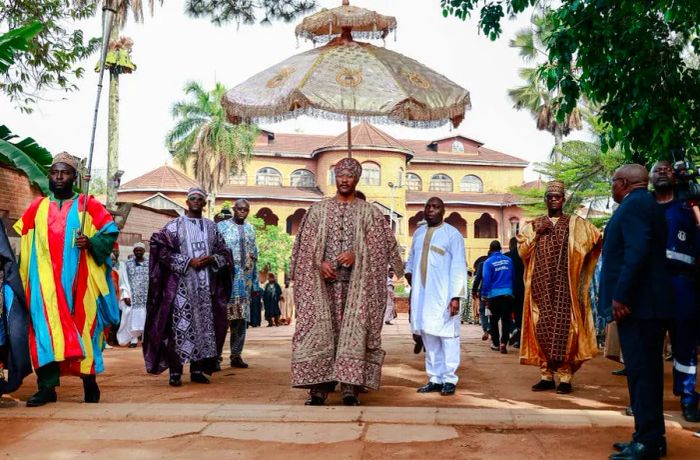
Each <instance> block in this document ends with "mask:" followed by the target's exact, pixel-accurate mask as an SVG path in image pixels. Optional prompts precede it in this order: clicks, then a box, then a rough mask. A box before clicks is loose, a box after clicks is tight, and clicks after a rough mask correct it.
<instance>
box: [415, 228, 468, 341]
mask: <svg viewBox="0 0 700 460" xmlns="http://www.w3.org/2000/svg"><path fill="white" fill-rule="evenodd" d="M406 273H411V274H412V275H411V276H412V278H411V330H412V332H413V333H414V334H429V335H433V336H437V337H445V338H450V337H459V329H460V315H458V314H457V315H454V316H450V312H449V308H448V307H449V304H450V300H451V299H453V298H455V297H459V298H464V296H465V295H466V292H467V287H466V286H467V261H466V258H465V252H464V239H463V238H462V235H461V234H460V233H459V231H457V229H455V228H454V227H452V226H451V225H450V224H446V223H443V224H442V225H440V226H437V227H428V226H427V225H423V226H421V227H419V228H418V229H417V230H416V232H415V233H414V234H413V244H412V245H411V251H410V252H409V254H408V261H407V262H406Z"/></svg>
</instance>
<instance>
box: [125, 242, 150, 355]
mask: <svg viewBox="0 0 700 460" xmlns="http://www.w3.org/2000/svg"><path fill="white" fill-rule="evenodd" d="M119 291H120V292H121V306H122V320H121V324H120V325H119V331H117V341H118V342H119V345H122V346H124V345H127V344H128V345H129V348H136V346H137V344H138V341H139V337H140V336H141V335H142V334H143V328H144V326H145V325H146V302H147V301H148V258H147V257H146V245H145V244H143V243H142V242H138V243H136V244H135V245H134V257H133V258H130V259H129V260H127V261H126V262H124V263H122V264H121V270H120V274H119Z"/></svg>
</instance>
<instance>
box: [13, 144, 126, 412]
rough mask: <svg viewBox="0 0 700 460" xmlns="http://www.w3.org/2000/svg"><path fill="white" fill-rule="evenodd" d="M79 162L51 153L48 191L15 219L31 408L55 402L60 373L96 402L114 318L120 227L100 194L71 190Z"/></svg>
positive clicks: (90, 399)
mask: <svg viewBox="0 0 700 460" xmlns="http://www.w3.org/2000/svg"><path fill="white" fill-rule="evenodd" d="M78 164H79V163H78V159H77V158H75V157H73V156H72V155H69V154H67V153H65V152H64V153H59V154H58V155H56V157H55V158H54V159H53V164H52V165H51V169H50V170H49V188H50V190H51V194H50V196H48V197H42V198H37V199H36V200H34V201H33V202H32V204H31V205H29V208H28V209H27V210H26V211H25V212H24V214H23V215H22V218H21V219H20V220H19V221H17V223H16V224H15V231H16V232H17V233H18V234H19V235H20V238H21V240H20V274H21V276H22V282H23V283H24V290H25V293H26V297H27V302H28V304H29V313H30V317H31V322H30V328H29V338H30V340H29V349H30V353H31V356H32V363H33V365H34V369H35V370H36V374H37V383H38V386H39V391H38V392H37V393H36V394H35V395H34V396H32V397H31V398H30V399H29V400H28V401H27V406H30V407H35V406H43V405H44V404H46V403H48V402H55V401H56V399H57V396H56V387H57V386H58V385H59V376H60V375H68V374H70V375H77V376H80V377H81V378H82V379H83V389H84V394H85V402H88V403H96V402H99V400H100V389H99V387H98V385H97V379H96V374H99V373H101V372H102V371H103V370H104V363H103V360H102V349H103V347H104V345H105V341H104V330H105V328H106V327H107V326H108V325H110V324H116V323H118V322H119V306H118V304H117V296H116V291H115V289H114V284H113V283H112V277H111V276H112V259H111V252H112V247H113V246H114V242H115V241H116V239H117V236H118V234H119V230H118V229H117V226H116V224H115V223H114V221H113V220H112V216H111V215H110V213H109V212H108V211H107V209H105V207H104V206H103V205H102V204H101V203H100V202H99V201H97V200H96V199H95V198H93V197H87V199H86V197H85V196H84V195H79V194H77V193H75V192H74V191H73V186H74V184H75V180H76V178H77V171H78ZM86 206H87V214H86V215H85V226H84V233H83V234H80V229H81V220H82V219H83V211H84V210H85V207H86Z"/></svg>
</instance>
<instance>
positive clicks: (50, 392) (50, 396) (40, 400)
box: [27, 388, 58, 407]
mask: <svg viewBox="0 0 700 460" xmlns="http://www.w3.org/2000/svg"><path fill="white" fill-rule="evenodd" d="M57 400H58V395H56V390H55V389H54V388H42V389H41V390H39V391H37V392H36V393H35V394H34V396H32V397H31V398H29V399H28V400H27V407H40V406H43V405H44V404H48V403H52V402H56V401H57Z"/></svg>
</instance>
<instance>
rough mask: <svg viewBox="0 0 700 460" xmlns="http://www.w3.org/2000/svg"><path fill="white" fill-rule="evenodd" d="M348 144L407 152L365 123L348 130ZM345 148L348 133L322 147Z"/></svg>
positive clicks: (399, 144)
mask: <svg viewBox="0 0 700 460" xmlns="http://www.w3.org/2000/svg"><path fill="white" fill-rule="evenodd" d="M350 142H351V143H352V146H353V147H355V146H357V147H361V146H362V147H391V148H392V149H399V150H408V148H407V147H406V146H405V145H403V144H402V143H401V142H400V141H398V140H396V139H394V138H393V137H391V136H390V135H388V134H387V133H385V132H384V131H382V130H380V129H379V128H377V127H375V126H374V125H371V124H369V123H367V122H362V123H360V124H359V125H355V126H353V127H352V128H351V129H350ZM347 146H348V132H347V131H345V132H344V133H343V134H340V135H339V136H337V137H336V138H335V139H333V140H332V141H331V142H330V143H328V145H326V146H324V147H343V148H347Z"/></svg>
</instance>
